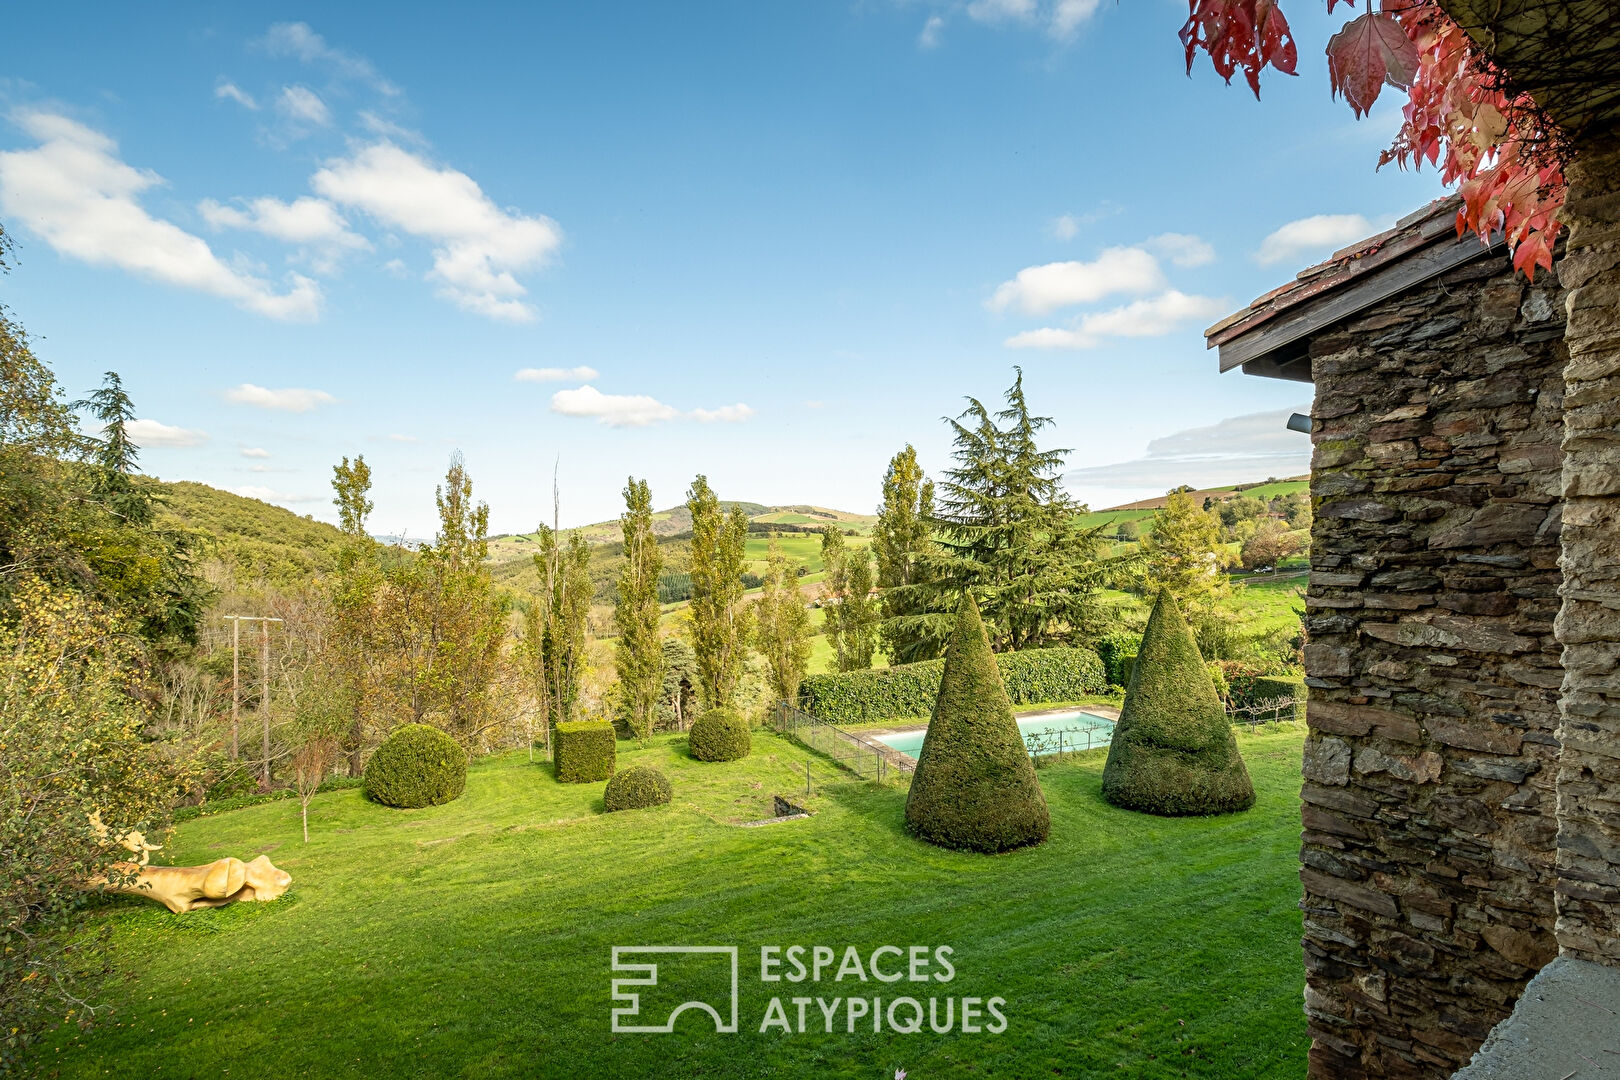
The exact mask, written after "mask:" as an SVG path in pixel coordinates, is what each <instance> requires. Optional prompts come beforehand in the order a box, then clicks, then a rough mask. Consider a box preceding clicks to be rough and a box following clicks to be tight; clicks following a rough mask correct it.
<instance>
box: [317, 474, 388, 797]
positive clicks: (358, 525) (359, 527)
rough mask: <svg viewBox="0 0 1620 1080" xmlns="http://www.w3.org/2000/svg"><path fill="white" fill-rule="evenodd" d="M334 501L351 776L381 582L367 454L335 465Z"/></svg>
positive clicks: (336, 634)
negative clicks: (369, 524) (370, 528)
mask: <svg viewBox="0 0 1620 1080" xmlns="http://www.w3.org/2000/svg"><path fill="white" fill-rule="evenodd" d="M332 491H333V493H334V497H333V499H332V504H333V505H334V506H336V507H337V512H338V524H339V527H340V528H341V529H342V530H343V546H342V547H341V548H340V549H339V551H338V563H337V573H336V574H334V575H333V576H332V578H331V579H330V583H329V586H328V589H327V602H328V604H329V605H330V608H331V612H332V624H331V633H330V634H329V635H328V640H327V647H328V649H329V650H330V655H331V661H332V662H331V665H330V666H331V668H332V675H333V677H334V682H335V683H336V684H337V685H338V687H339V688H340V693H341V694H342V696H343V698H344V701H343V703H342V704H343V706H344V709H345V711H346V712H347V713H348V723H347V725H346V730H345V733H344V734H343V737H342V750H343V752H344V753H345V754H347V755H348V759H349V775H350V776H359V775H360V771H361V765H362V760H361V759H362V757H363V756H364V754H365V747H366V713H367V708H368V705H369V701H370V684H371V671H372V655H371V650H372V644H373V642H372V617H373V614H374V609H375V606H376V603H377V589H378V586H379V585H380V584H381V573H380V567H379V565H378V560H377V542H376V541H375V540H373V539H372V538H371V537H370V535H369V534H367V532H366V518H367V517H368V516H369V515H370V514H371V511H372V508H373V505H374V504H373V503H372V501H371V499H370V498H369V495H370V492H371V466H369V465H367V464H366V459H365V457H364V455H357V456H356V457H355V459H354V461H353V463H350V461H349V459H348V458H347V457H345V458H344V459H343V460H342V462H341V463H339V464H337V465H334V466H332Z"/></svg>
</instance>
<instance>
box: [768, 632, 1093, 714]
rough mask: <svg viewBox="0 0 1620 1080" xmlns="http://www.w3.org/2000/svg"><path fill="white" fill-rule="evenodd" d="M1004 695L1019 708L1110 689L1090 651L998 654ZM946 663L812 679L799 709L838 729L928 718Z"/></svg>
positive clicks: (801, 696)
mask: <svg viewBox="0 0 1620 1080" xmlns="http://www.w3.org/2000/svg"><path fill="white" fill-rule="evenodd" d="M995 666H996V668H997V670H998V671H999V672H1000V675H1001V683H1002V687H1003V692H1004V693H1005V694H1006V695H1007V697H1008V699H1009V700H1010V701H1012V702H1013V703H1015V704H1019V705H1027V704H1030V703H1032V702H1037V701H1074V700H1076V699H1078V698H1083V697H1089V696H1090V695H1092V694H1101V693H1103V692H1104V691H1106V690H1107V689H1108V679H1107V677H1106V676H1105V675H1104V674H1103V665H1102V661H1101V660H1100V659H1098V658H1097V654H1096V653H1094V652H1092V651H1091V650H1090V649H1027V650H1025V651H1024V652H1012V653H999V654H996V656H995ZM944 670H945V661H943V660H924V661H922V662H921V663H917V664H900V665H897V666H895V667H890V668H874V669H873V670H871V671H848V672H844V673H843V674H839V675H811V676H809V677H808V678H806V679H805V680H804V682H802V683H800V684H799V708H801V709H803V710H804V711H805V712H808V713H810V714H812V715H814V716H817V717H820V718H821V719H822V720H826V721H828V722H829V723H833V724H858V723H862V722H864V721H868V720H890V719H898V718H902V717H924V716H928V715H930V714H931V713H932V712H933V711H934V701H935V699H936V698H937V697H938V696H939V688H940V674H941V673H942V672H943V671H944Z"/></svg>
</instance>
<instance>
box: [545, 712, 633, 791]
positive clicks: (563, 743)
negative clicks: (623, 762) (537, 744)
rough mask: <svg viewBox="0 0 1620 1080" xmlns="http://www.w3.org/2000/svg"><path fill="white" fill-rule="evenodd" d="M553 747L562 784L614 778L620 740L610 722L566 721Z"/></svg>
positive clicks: (558, 730) (558, 777)
mask: <svg viewBox="0 0 1620 1080" xmlns="http://www.w3.org/2000/svg"><path fill="white" fill-rule="evenodd" d="M552 745H553V746H554V747H555V750H554V751H553V754H552V757H553V759H554V760H555V762H556V765H557V779H558V781H560V782H561V783H564V784H589V783H593V782H594V781H597V780H606V779H607V778H608V777H610V776H612V775H613V764H614V757H615V755H616V754H617V753H618V739H617V738H616V737H615V735H614V734H613V725H612V724H610V723H608V722H607V721H606V720H565V721H563V722H562V723H560V724H558V725H557V731H556V737H555V741H554V742H553V744H552Z"/></svg>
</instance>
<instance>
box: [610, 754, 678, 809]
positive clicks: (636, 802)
mask: <svg viewBox="0 0 1620 1080" xmlns="http://www.w3.org/2000/svg"><path fill="white" fill-rule="evenodd" d="M672 798H674V791H673V790H672V789H671V788H670V786H669V778H668V777H666V776H665V775H664V774H663V773H661V772H659V771H658V770H657V769H654V768H652V767H650V766H647V765H637V766H635V767H634V768H630V769H626V770H624V771H623V772H620V773H614V774H613V779H611V780H609V781H608V783H607V789H606V790H605V791H603V792H602V802H603V804H604V805H605V806H606V807H607V809H608V813H610V814H611V813H612V812H614V811H615V810H645V809H646V808H647V807H649V806H663V805H664V804H665V803H667V802H669V800H670V799H672Z"/></svg>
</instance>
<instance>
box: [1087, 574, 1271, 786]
mask: <svg viewBox="0 0 1620 1080" xmlns="http://www.w3.org/2000/svg"><path fill="white" fill-rule="evenodd" d="M1102 793H1103V798H1105V799H1107V800H1108V801H1109V802H1111V803H1113V804H1114V805H1115V806H1122V807H1124V808H1125V809H1127V810H1141V811H1144V812H1145V813H1149V814H1164V815H1167V816H1172V815H1178V814H1225V813H1229V812H1231V811H1233V810H1247V809H1248V808H1249V807H1251V806H1253V805H1254V785H1253V784H1251V783H1250V782H1249V770H1248V769H1246V768H1244V766H1243V758H1242V757H1241V756H1240V755H1239V754H1238V748H1237V739H1235V738H1233V736H1232V725H1231V724H1230V723H1229V722H1228V721H1227V719H1226V710H1225V709H1223V708H1222V707H1221V699H1220V696H1219V695H1218V694H1216V692H1215V683H1214V680H1212V679H1211V678H1210V677H1209V669H1208V668H1206V667H1204V659H1203V657H1201V656H1200V655H1199V654H1198V643H1197V642H1196V641H1194V640H1193V635H1192V630H1191V629H1189V628H1188V626H1187V620H1185V619H1183V618H1182V617H1181V609H1180V608H1178V607H1176V602H1175V601H1174V600H1172V599H1171V598H1170V594H1169V593H1168V592H1160V593H1159V599H1158V601H1157V602H1155V603H1154V605H1153V614H1152V615H1151V616H1150V617H1149V618H1148V624H1147V632H1146V633H1144V634H1143V635H1142V649H1141V651H1140V652H1138V653H1137V655H1136V666H1135V667H1134V668H1133V669H1132V671H1131V680H1130V685H1129V686H1128V687H1127V688H1126V690H1125V708H1124V709H1123V711H1121V713H1120V716H1119V723H1118V724H1117V725H1115V727H1114V738H1113V742H1112V744H1111V745H1110V746H1109V747H1108V764H1107V765H1105V766H1104V767H1103V788H1102Z"/></svg>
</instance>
